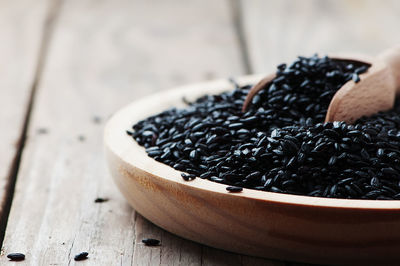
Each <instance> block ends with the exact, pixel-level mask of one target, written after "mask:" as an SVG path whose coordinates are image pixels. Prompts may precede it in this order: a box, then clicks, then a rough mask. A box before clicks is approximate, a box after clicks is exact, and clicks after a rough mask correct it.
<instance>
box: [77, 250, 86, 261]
mask: <svg viewBox="0 0 400 266" xmlns="http://www.w3.org/2000/svg"><path fill="white" fill-rule="evenodd" d="M88 255H89V253H87V252H81V253H79V254H77V255H75V257H74V260H75V261H80V260H86V259H87V258H88Z"/></svg>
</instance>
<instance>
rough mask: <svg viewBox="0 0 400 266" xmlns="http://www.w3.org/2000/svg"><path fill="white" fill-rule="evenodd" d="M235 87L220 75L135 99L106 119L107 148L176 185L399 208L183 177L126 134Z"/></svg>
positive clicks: (254, 196)
mask: <svg viewBox="0 0 400 266" xmlns="http://www.w3.org/2000/svg"><path fill="white" fill-rule="evenodd" d="M263 76H264V75H260V74H257V75H247V76H241V77H238V78H237V79H235V81H236V82H237V84H239V85H241V86H243V85H250V84H254V83H255V82H257V81H258V80H260V79H261V78H262V77H263ZM232 88H233V84H232V82H229V81H228V80H227V79H220V80H214V81H208V82H203V83H195V84H190V85H186V86H181V87H177V88H175V89H171V90H166V91H162V92H158V93H155V94H152V95H149V96H146V97H144V98H141V99H138V100H135V101H134V102H132V103H130V104H129V105H127V106H125V107H123V108H122V109H120V110H119V111H117V112H116V113H115V114H114V115H112V117H111V118H110V119H109V120H108V122H107V123H106V125H105V129H104V145H105V148H106V149H107V150H108V151H111V152H112V153H113V154H114V155H116V156H117V157H118V158H119V159H120V160H121V161H122V162H123V163H124V164H126V165H128V166H130V167H132V168H139V169H140V170H142V171H145V172H148V173H149V174H151V175H153V176H155V177H157V178H159V179H161V180H165V181H166V182H170V183H171V182H172V183H171V184H173V185H178V186H187V187H190V188H192V189H199V190H205V191H207V192H212V193H219V194H225V195H229V196H234V197H241V198H247V199H251V200H256V201H261V202H265V203H281V204H286V205H294V206H305V207H325V208H336V209H349V210H354V209H359V210H366V209H368V210H400V200H364V199H339V198H324V197H312V196H302V195H292V194H284V193H276V192H267V191H259V190H254V189H248V188H243V191H242V192H240V193H229V192H227V191H226V187H227V186H228V185H225V184H221V183H216V182H212V181H210V180H204V179H201V178H196V179H194V180H192V181H184V180H183V179H182V177H181V176H180V174H181V173H182V172H181V171H178V170H175V169H173V168H172V167H170V166H168V165H165V164H163V163H160V162H157V161H155V160H154V159H153V158H150V157H148V156H147V155H146V152H145V149H144V148H143V147H142V146H139V145H138V144H137V143H136V141H133V140H132V138H131V137H129V136H128V135H127V134H126V131H127V130H130V129H131V127H132V125H133V124H135V123H136V122H138V121H140V120H141V119H144V118H146V117H148V116H151V115H154V114H157V113H159V112H161V111H163V110H165V109H166V107H174V106H175V107H179V105H181V106H182V104H180V102H181V99H182V97H185V98H186V97H187V98H189V99H190V100H193V99H195V98H197V97H199V96H201V95H205V94H208V93H219V92H222V91H226V90H229V89H232ZM160 99H161V100H160ZM171 103H172V105H171ZM222 196H223V195H222Z"/></svg>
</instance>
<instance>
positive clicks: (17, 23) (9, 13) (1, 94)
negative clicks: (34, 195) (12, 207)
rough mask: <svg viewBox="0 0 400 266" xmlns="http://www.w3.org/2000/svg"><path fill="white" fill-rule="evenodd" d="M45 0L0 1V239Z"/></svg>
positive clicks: (38, 41)
mask: <svg viewBox="0 0 400 266" xmlns="http://www.w3.org/2000/svg"><path fill="white" fill-rule="evenodd" d="M47 3H48V1H35V2H32V1H28V0H20V1H6V0H2V1H0V58H1V64H0V108H1V112H0V128H1V130H0V139H1V142H0V242H1V240H2V238H3V233H4V231H3V230H4V229H5V224H6V220H7V215H8V208H9V203H10V199H11V196H12V190H13V186H14V185H13V184H14V178H15V173H16V171H17V167H18V158H19V153H20V151H21V147H22V143H23V141H22V139H23V128H24V123H25V120H26V115H27V112H28V108H29V101H30V95H31V91H32V88H33V85H34V82H35V76H36V71H37V66H38V61H39V50H40V45H41V42H42V38H43V25H44V21H45V18H46V12H47Z"/></svg>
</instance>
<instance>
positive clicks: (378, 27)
mask: <svg viewBox="0 0 400 266" xmlns="http://www.w3.org/2000/svg"><path fill="white" fill-rule="evenodd" d="M239 1H240V7H241V11H242V21H243V29H244V36H245V38H246V41H247V46H248V49H249V53H248V54H249V57H250V59H249V60H250V62H251V67H252V69H253V71H254V72H257V73H258V72H267V73H268V72H271V71H274V68H275V65H277V64H279V63H281V62H290V61H292V60H293V59H294V58H295V57H296V56H298V55H312V54H313V53H315V52H318V53H319V54H321V55H323V54H327V53H338V52H339V53H341V52H343V53H350V52H351V53H354V52H359V53H366V54H370V55H376V54H377V53H378V52H379V51H382V50H383V49H386V48H389V47H391V46H394V45H397V44H398V43H400V35H399V34H398V25H399V23H400V17H399V16H398V14H399V11H400V2H399V1H396V0H384V1H379V3H378V2H377V1H374V0H366V1H364V0H351V1H349V0H327V1H319V0H305V1H291V0H283V1H282V0H272V1H263V0H249V1H247V0H246V1H241V0H239Z"/></svg>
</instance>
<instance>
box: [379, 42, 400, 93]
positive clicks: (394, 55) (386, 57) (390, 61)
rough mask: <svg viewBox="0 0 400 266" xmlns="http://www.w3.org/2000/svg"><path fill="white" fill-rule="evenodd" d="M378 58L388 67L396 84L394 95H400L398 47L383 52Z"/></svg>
mask: <svg viewBox="0 0 400 266" xmlns="http://www.w3.org/2000/svg"><path fill="white" fill-rule="evenodd" d="M379 58H380V59H382V60H383V61H384V62H385V63H386V64H387V65H388V66H389V67H390V69H391V71H392V75H393V77H394V80H395V82H396V93H397V94H400V46H397V47H394V48H391V49H388V50H385V51H384V52H383V53H381V54H380V55H379Z"/></svg>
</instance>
